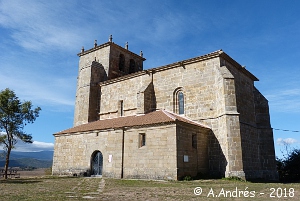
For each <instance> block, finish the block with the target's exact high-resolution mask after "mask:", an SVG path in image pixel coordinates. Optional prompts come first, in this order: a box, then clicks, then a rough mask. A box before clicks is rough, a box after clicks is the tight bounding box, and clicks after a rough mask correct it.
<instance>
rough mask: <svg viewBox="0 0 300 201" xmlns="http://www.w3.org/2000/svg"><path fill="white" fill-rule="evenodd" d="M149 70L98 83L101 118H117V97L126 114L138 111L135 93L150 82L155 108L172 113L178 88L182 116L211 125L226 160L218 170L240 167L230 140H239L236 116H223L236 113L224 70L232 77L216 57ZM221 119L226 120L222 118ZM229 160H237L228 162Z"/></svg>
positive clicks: (237, 147)
mask: <svg viewBox="0 0 300 201" xmlns="http://www.w3.org/2000/svg"><path fill="white" fill-rule="evenodd" d="M223 68H226V67H223ZM152 73H153V74H152V76H151V73H150V74H141V75H139V76H135V77H132V78H131V79H124V80H119V81H111V82H108V83H105V84H103V85H102V84H101V92H102V95H101V103H100V105H101V107H100V119H105V118H113V117H117V115H118V112H117V111H118V104H117V103H118V101H119V100H123V101H124V113H125V116H127V115H134V114H137V113H138V110H137V105H138V101H140V100H138V99H137V94H138V93H139V92H140V91H141V89H145V87H147V85H149V83H150V82H151V81H152V83H153V87H154V94H153V97H154V100H156V109H166V110H168V111H173V112H174V108H175V107H174V104H176V103H175V102H174V97H173V96H174V91H175V90H176V89H178V88H181V89H182V92H183V94H184V104H185V116H187V117H188V118H191V119H193V120H195V121H199V122H202V123H204V124H206V125H208V126H210V127H211V128H212V130H213V134H214V135H215V137H216V138H215V140H214V142H215V143H218V144H219V146H220V149H219V150H222V154H223V155H224V157H225V160H226V161H227V162H222V164H223V165H226V167H220V166H217V167H216V168H217V169H219V172H220V171H223V169H226V170H227V172H232V171H237V170H239V171H240V170H242V169H243V166H242V163H241V156H238V154H241V150H240V148H241V146H240V143H241V142H240V141H232V139H234V140H238V137H237V136H238V135H239V120H238V116H237V117H236V118H235V120H234V122H228V121H227V120H226V117H225V116H226V115H231V116H232V115H238V113H237V111H236V109H237V107H236V102H235V91H234V90H235V86H234V81H232V80H233V76H232V75H231V74H230V72H229V71H228V72H227V73H228V74H229V76H231V77H230V78H229V79H228V80H226V79H225V78H224V75H223V74H222V72H221V70H220V60H219V58H212V59H209V60H205V61H199V62H196V63H191V64H188V65H185V66H181V67H176V68H170V69H168V70H163V71H158V70H155V72H152ZM224 115H225V116H224ZM223 118H225V119H224V120H222V119H223ZM230 118H231V117H230ZM231 119H233V118H231ZM220 120H221V121H220ZM232 132H234V133H233V136H234V138H231V139H230V143H229V142H228V139H229V138H228V136H229V134H231V133H232ZM228 143H229V144H228ZM229 147H231V149H234V152H232V153H231V154H232V156H229V152H228V150H229ZM234 147H235V148H234ZM210 153H212V154H213V155H214V156H216V157H217V155H218V154H219V152H218V151H217V152H216V153H213V151H212V152H210ZM229 157H230V158H229ZM212 160H213V159H212ZM229 160H234V161H235V160H237V161H239V162H234V161H233V162H231V163H228V161H229ZM215 161H216V160H215ZM214 164H215V163H214ZM236 165H238V166H236ZM228 174H229V173H228ZM237 174H240V172H239V173H237Z"/></svg>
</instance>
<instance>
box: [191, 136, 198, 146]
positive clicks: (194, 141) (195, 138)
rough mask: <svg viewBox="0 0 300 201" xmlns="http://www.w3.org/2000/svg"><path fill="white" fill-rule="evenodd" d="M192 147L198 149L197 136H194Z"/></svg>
mask: <svg viewBox="0 0 300 201" xmlns="http://www.w3.org/2000/svg"><path fill="white" fill-rule="evenodd" d="M192 147H193V148H194V149H197V135H196V134H194V135H192Z"/></svg>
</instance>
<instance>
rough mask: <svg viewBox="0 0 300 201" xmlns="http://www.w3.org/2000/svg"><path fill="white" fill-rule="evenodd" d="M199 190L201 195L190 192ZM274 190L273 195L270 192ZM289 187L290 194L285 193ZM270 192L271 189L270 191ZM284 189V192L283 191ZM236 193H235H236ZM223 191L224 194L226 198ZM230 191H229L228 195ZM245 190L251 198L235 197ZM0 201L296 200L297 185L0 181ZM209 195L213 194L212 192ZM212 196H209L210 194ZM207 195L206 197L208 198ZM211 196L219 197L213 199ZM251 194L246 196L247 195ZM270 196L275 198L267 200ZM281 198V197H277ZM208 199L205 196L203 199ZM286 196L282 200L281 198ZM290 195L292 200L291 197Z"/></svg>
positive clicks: (62, 179)
mask: <svg viewBox="0 0 300 201" xmlns="http://www.w3.org/2000/svg"><path fill="white" fill-rule="evenodd" d="M196 187H201V188H202V194H201V195H195V194H194V189H195V188H196ZM271 188H274V189H275V191H274V193H273V194H271V193H272V189H271ZM291 188H293V189H294V193H292V192H289V190H290V189H291ZM270 189H271V190H270ZM284 189H286V192H285V191H284ZM236 190H237V191H236ZM226 191H227V195H226ZM229 191H230V192H229ZM235 191H236V192H241V191H242V192H243V193H244V192H245V191H249V192H252V193H254V191H255V193H254V195H255V197H253V198H251V197H247V198H245V197H244V194H240V197H238V196H236V195H235V194H234V193H235ZM0 192H1V196H0V200H7V201H10V200H13V201H16V200H47V201H48V200H55V201H59V200H91V199H92V198H93V199H92V200H122V201H126V200H128V201H129V200H130V201H131V200H208V201H209V200H215V201H216V200H230V201H231V200H263V201H265V200H270V201H273V200H299V197H300V184H299V183H292V184H282V183H252V182H245V181H238V180H224V179H223V180H222V179H220V180H196V181H145V180H120V179H107V178H105V179H101V178H84V177H39V178H20V179H8V180H0ZM212 192H213V193H212ZM230 193H231V195H230ZM212 194H213V195H212ZM208 195H209V196H208ZM215 195H220V196H219V197H216V196H215ZM250 195H251V194H249V193H248V196H250ZM270 195H274V196H275V197H270ZM280 195H281V198H279V196H280ZM207 196H208V197H207ZM284 196H286V197H284ZM292 196H293V197H292Z"/></svg>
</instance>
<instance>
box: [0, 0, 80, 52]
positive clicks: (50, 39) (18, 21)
mask: <svg viewBox="0 0 300 201" xmlns="http://www.w3.org/2000/svg"><path fill="white" fill-rule="evenodd" d="M68 7H69V3H68V2H65V1H57V2H53V1H51V2H50V1H49V2H48V1H30V0H28V1H26V2H24V1H20V0H16V1H1V2H0V25H2V26H3V27H6V28H9V29H10V31H11V37H12V38H13V39H14V41H15V42H16V43H17V44H18V45H20V46H22V47H23V48H26V49H30V50H33V51H47V50H49V49H50V50H52V49H57V48H58V49H69V48H76V47H77V46H78V42H79V41H80V38H81V36H80V28H78V27H76V26H74V24H73V23H72V22H73V21H72V20H71V19H70V18H71V17H73V18H75V16H71V15H66V13H69V14H70V11H69V12H65V11H66V9H67V8H68ZM67 10H69V9H67ZM12 11H13V12H12ZM61 19H64V20H63V21H62V20H61Z"/></svg>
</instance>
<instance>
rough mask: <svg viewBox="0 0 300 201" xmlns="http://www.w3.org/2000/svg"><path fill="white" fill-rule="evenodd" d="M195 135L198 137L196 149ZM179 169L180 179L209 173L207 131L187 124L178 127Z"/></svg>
mask: <svg viewBox="0 0 300 201" xmlns="http://www.w3.org/2000/svg"><path fill="white" fill-rule="evenodd" d="M193 135H195V136H196V146H195V145H194V146H195V147H193ZM177 168H178V170H177V174H178V178H179V179H182V178H184V177H185V176H192V177H196V176H197V175H200V174H207V173H208V172H209V169H208V168H209V163H208V130H207V129H203V128H199V127H195V126H191V125H187V124H178V125H177Z"/></svg>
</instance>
